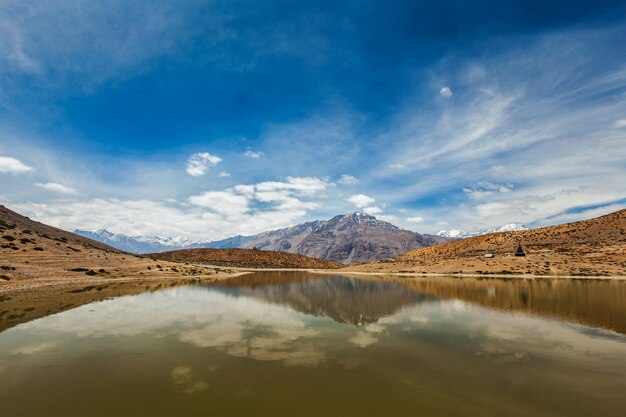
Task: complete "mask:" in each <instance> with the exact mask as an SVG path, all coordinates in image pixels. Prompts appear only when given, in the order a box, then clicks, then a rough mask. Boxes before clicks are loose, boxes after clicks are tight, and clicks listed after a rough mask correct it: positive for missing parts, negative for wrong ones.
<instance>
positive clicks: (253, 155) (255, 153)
mask: <svg viewBox="0 0 626 417" xmlns="http://www.w3.org/2000/svg"><path fill="white" fill-rule="evenodd" d="M244 155H245V156H247V157H248V158H252V159H259V158H263V156H264V155H265V154H264V153H263V152H261V151H253V150H252V149H248V150H247V151H246V152H244Z"/></svg>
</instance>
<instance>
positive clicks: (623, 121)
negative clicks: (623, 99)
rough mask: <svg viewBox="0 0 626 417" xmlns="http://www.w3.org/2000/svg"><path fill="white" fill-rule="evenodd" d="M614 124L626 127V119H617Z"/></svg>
mask: <svg viewBox="0 0 626 417" xmlns="http://www.w3.org/2000/svg"><path fill="white" fill-rule="evenodd" d="M613 126H615V127H626V119H619V120H616V121H615V123H614V124H613Z"/></svg>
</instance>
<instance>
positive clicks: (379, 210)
mask: <svg viewBox="0 0 626 417" xmlns="http://www.w3.org/2000/svg"><path fill="white" fill-rule="evenodd" d="M363 211H364V212H365V213H366V214H369V215H370V216H374V215H376V214H380V213H382V212H383V209H382V208H380V207H378V206H370V207H364V208H363Z"/></svg>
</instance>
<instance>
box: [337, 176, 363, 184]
mask: <svg viewBox="0 0 626 417" xmlns="http://www.w3.org/2000/svg"><path fill="white" fill-rule="evenodd" d="M337 182H338V183H339V184H344V185H356V184H358V182H359V180H358V179H356V178H355V177H353V176H352V175H346V174H344V175H342V176H341V178H339V180H338V181H337Z"/></svg>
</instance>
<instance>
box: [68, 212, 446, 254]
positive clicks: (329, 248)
mask: <svg viewBox="0 0 626 417" xmlns="http://www.w3.org/2000/svg"><path fill="white" fill-rule="evenodd" d="M76 233H78V234H81V235H83V236H87V237H90V238H92V239H95V240H98V241H100V242H103V243H106V244H108V245H111V246H114V247H116V248H119V249H123V250H125V251H128V252H133V253H151V252H153V253H156V252H164V251H170V250H177V249H193V248H242V249H252V248H258V249H262V250H271V251H280V252H287V253H296V254H300V255H305V256H309V257H312V258H319V259H327V260H332V261H337V262H341V263H343V264H349V263H354V262H371V261H374V260H379V259H387V258H391V257H393V256H397V255H400V254H402V253H405V252H407V251H409V250H411V249H415V248H422V247H426V246H430V245H434V244H437V243H442V242H447V241H449V240H450V239H449V238H446V237H441V236H432V235H420V234H418V233H415V232H411V231H409V230H403V229H400V228H399V227H396V226H394V225H392V224H391V223H388V222H384V221H381V220H378V219H376V218H375V217H373V216H369V215H367V214H364V213H350V214H346V215H340V216H335V217H333V218H332V219H330V220H317V221H313V222H308V223H303V224H299V225H296V226H293V227H288V228H284V229H278V230H272V231H269V232H264V233H260V234H258V235H254V236H234V237H231V238H228V239H224V240H219V241H213V242H208V241H207V240H206V239H203V240H196V241H192V240H189V239H185V238H174V239H172V238H158V237H142V236H136V237H130V236H125V235H119V234H114V233H110V232H107V231H106V230H100V231H98V232H87V231H81V230H77V231H76Z"/></svg>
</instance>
